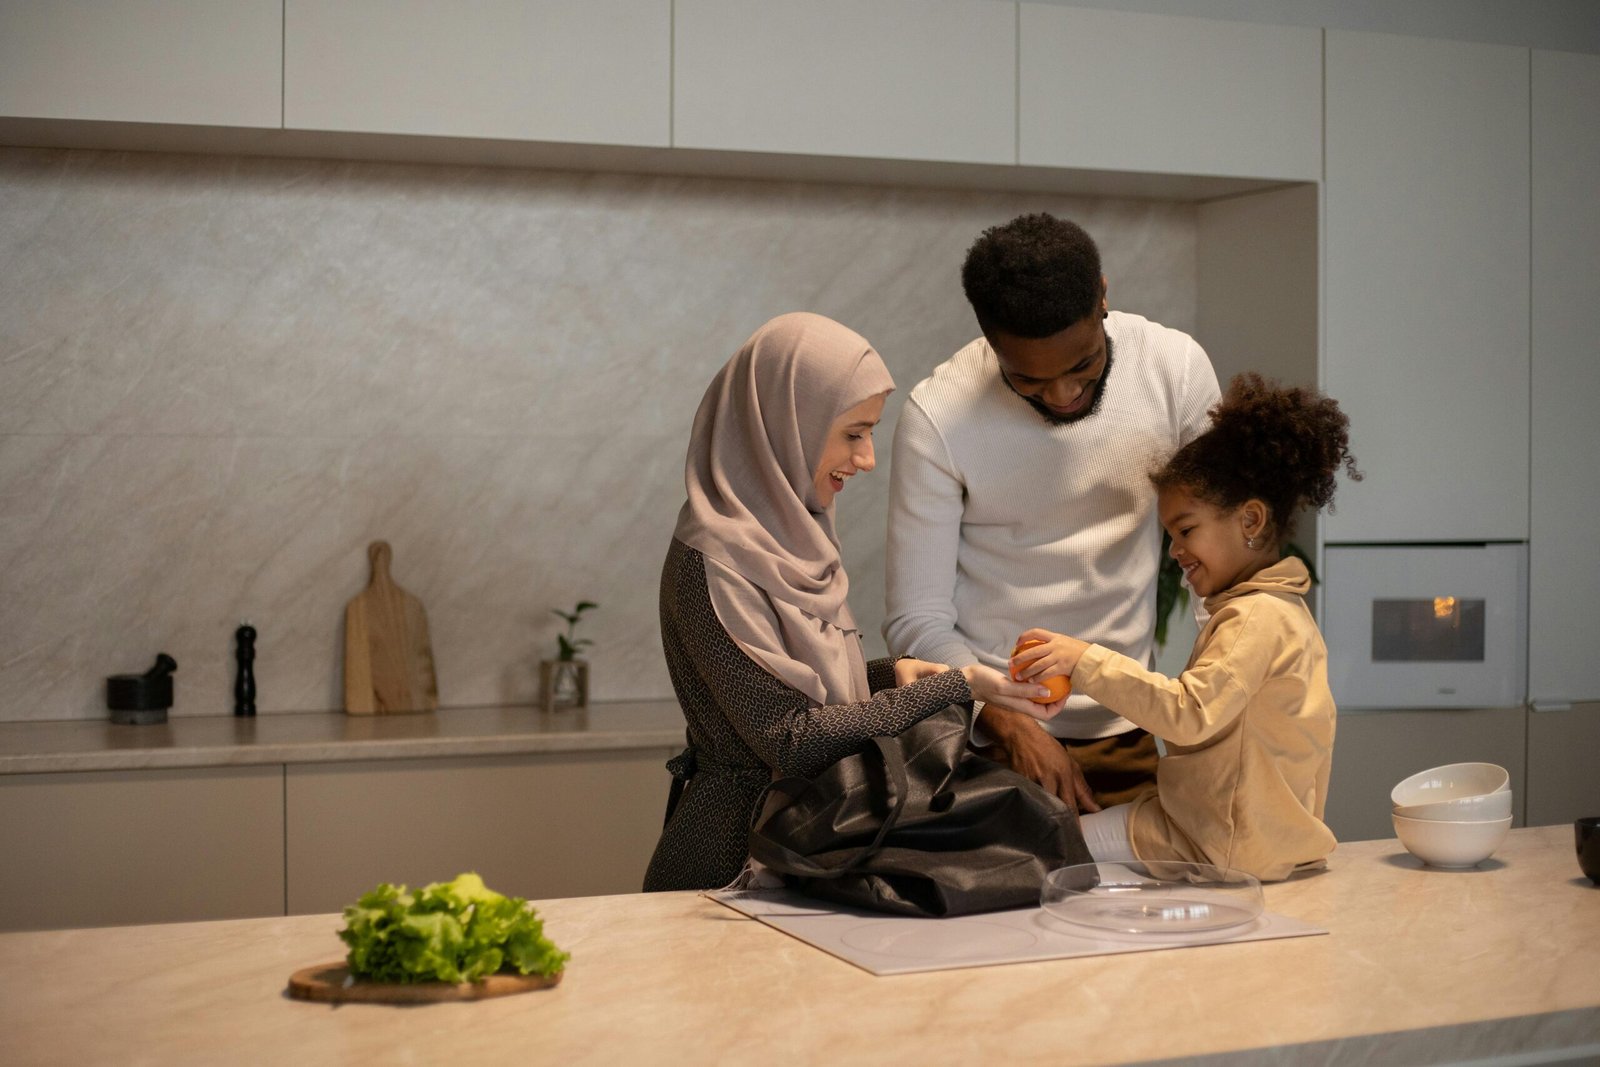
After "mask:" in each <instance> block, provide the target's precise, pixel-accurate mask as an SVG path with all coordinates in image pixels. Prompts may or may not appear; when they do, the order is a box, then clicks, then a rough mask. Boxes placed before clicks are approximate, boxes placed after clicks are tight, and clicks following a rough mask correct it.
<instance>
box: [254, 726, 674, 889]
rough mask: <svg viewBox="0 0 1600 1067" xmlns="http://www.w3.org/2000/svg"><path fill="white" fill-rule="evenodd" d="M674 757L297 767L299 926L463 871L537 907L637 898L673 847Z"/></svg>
mask: <svg viewBox="0 0 1600 1067" xmlns="http://www.w3.org/2000/svg"><path fill="white" fill-rule="evenodd" d="M671 755H673V753H669V752H667V751H665V750H660V751H658V750H654V749H652V750H648V751H633V752H593V753H572V754H564V755H559V756H555V755H539V756H506V757H493V758H487V757H474V758H470V759H426V760H383V761H373V762H367V763H326V764H297V765H293V766H290V767H289V773H288V779H287V782H286V789H287V802H286V804H285V810H286V812H287V820H286V821H287V827H286V829H287V835H288V911H289V914H291V915H298V914H303V913H315V912H325V911H338V910H339V909H340V908H342V907H343V906H344V905H346V904H348V903H350V902H351V901H353V900H355V899H356V897H358V896H359V895H360V894H362V893H364V892H366V891H367V890H369V889H371V888H372V887H373V886H375V885H377V884H378V883H379V882H405V883H407V884H409V885H412V886H418V885H425V884H426V883H428V882H436V881H441V880H447V879H450V878H453V877H455V876H456V875H458V874H460V873H461V872H463V871H477V872H478V873H479V874H480V875H482V876H483V879H484V881H485V882H487V883H488V885H489V887H490V888H491V889H495V890H498V891H499V892H502V893H505V894H507V895H508V896H519V897H528V898H530V899H546V898H551V897H577V896H593V895H598V894H604V893H636V892H638V891H639V889H640V887H641V886H642V885H643V883H644V871H645V867H646V866H647V865H648V864H649V862H650V853H651V851H652V850H653V849H654V848H655V844H656V839H657V838H658V837H659V836H660V834H661V822H662V815H663V814H664V813H665V811H666V804H667V790H668V786H669V785H670V783H671V778H670V776H669V775H668V774H667V772H666V769H665V767H664V764H665V763H666V761H667V759H668V758H669V757H670V756H671Z"/></svg>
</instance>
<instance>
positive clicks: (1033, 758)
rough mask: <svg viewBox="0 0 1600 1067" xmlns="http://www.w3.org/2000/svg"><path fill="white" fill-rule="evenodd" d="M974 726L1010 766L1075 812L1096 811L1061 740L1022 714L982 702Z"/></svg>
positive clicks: (1082, 779)
mask: <svg viewBox="0 0 1600 1067" xmlns="http://www.w3.org/2000/svg"><path fill="white" fill-rule="evenodd" d="M978 725H979V726H981V727H982V728H983V730H984V732H985V733H987V734H988V735H989V736H990V737H992V738H994V739H995V741H996V743H997V745H998V747H999V749H1000V751H1001V753H1002V754H1003V755H1004V756H1005V761H1006V763H1007V764H1009V765H1010V767H1011V769H1012V770H1014V771H1016V772H1017V773H1018V774H1020V775H1022V776H1023V777H1024V778H1028V779H1031V780H1032V781H1035V782H1038V783H1039V785H1041V786H1042V787H1044V789H1046V790H1047V791H1049V792H1051V793H1054V794H1055V795H1056V796H1058V797H1060V798H1061V799H1062V801H1064V802H1065V803H1066V804H1067V806H1068V807H1070V808H1072V809H1073V810H1074V811H1077V812H1085V811H1099V810H1100V805H1099V804H1096V803H1095V800H1094V793H1093V791H1091V790H1090V789H1089V783H1088V781H1087V780H1085V779H1084V777H1083V770H1082V768H1080V767H1079V766H1078V764H1077V762H1076V761H1075V760H1074V759H1073V758H1072V757H1071V756H1069V755H1067V750H1066V749H1065V748H1063V747H1062V746H1061V742H1060V741H1057V740H1056V739H1055V738H1054V737H1052V736H1050V735H1049V734H1048V733H1046V732H1045V731H1043V730H1041V729H1039V727H1038V726H1036V725H1034V723H1033V722H1031V721H1029V720H1028V719H1027V718H1026V717H1024V716H1022V715H1018V714H1017V713H1016V712H1011V711H1005V710H1003V709H1001V708H997V707H995V706H994V705H993V704H985V705H984V707H983V710H982V711H981V712H980V713H979V715H978Z"/></svg>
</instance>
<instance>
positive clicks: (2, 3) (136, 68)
mask: <svg viewBox="0 0 1600 1067" xmlns="http://www.w3.org/2000/svg"><path fill="white" fill-rule="evenodd" d="M282 25H283V5H282V3H281V2H280V0H122V2H120V3H107V2H105V0H0V115H4V116H9V117H16V118H35V119H87V120H97V121H103V122H166V123H180V124H186V125H198V126H269V127H276V126H278V125H279V124H280V123H281V121H282V116H283V111H282V92H283V78H282V60H283V51H282V40H283V39H282Z"/></svg>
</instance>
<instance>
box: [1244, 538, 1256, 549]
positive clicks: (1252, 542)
mask: <svg viewBox="0 0 1600 1067" xmlns="http://www.w3.org/2000/svg"><path fill="white" fill-rule="evenodd" d="M1244 547H1246V548H1248V549H1250V550H1251V551H1254V550H1255V548H1256V539H1255V538H1254V537H1246V538H1245V539H1244Z"/></svg>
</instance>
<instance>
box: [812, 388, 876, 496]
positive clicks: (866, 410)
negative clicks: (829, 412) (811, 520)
mask: <svg viewBox="0 0 1600 1067" xmlns="http://www.w3.org/2000/svg"><path fill="white" fill-rule="evenodd" d="M888 396H889V394H888V393H879V394H878V395H877V396H869V397H868V398H867V399H865V400H863V401H862V402H861V403H859V404H857V405H856V406H855V407H853V408H850V409H848V410H847V411H845V412H844V413H843V414H841V415H840V416H839V417H838V418H836V419H834V420H833V425H831V426H829V427H828V436H827V438H826V439H825V440H824V441H823V443H822V458H821V459H820V460H818V461H817V470H816V473H815V475H814V476H813V479H812V484H813V485H814V486H815V488H816V491H817V505H818V507H821V508H823V509H824V510H825V509H827V508H828V507H829V506H830V505H831V504H832V503H833V498H834V497H835V496H836V495H837V494H838V493H839V491H840V490H841V489H843V488H844V483H845V481H846V480H848V479H849V478H851V477H853V476H854V475H855V474H857V473H858V472H860V471H870V470H871V469H872V468H874V467H876V466H877V465H878V460H877V457H876V456H875V455H874V453H873V449H872V428H873V427H874V426H876V425H878V420H879V419H881V418H883V402H884V400H885V399H887V398H888Z"/></svg>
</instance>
